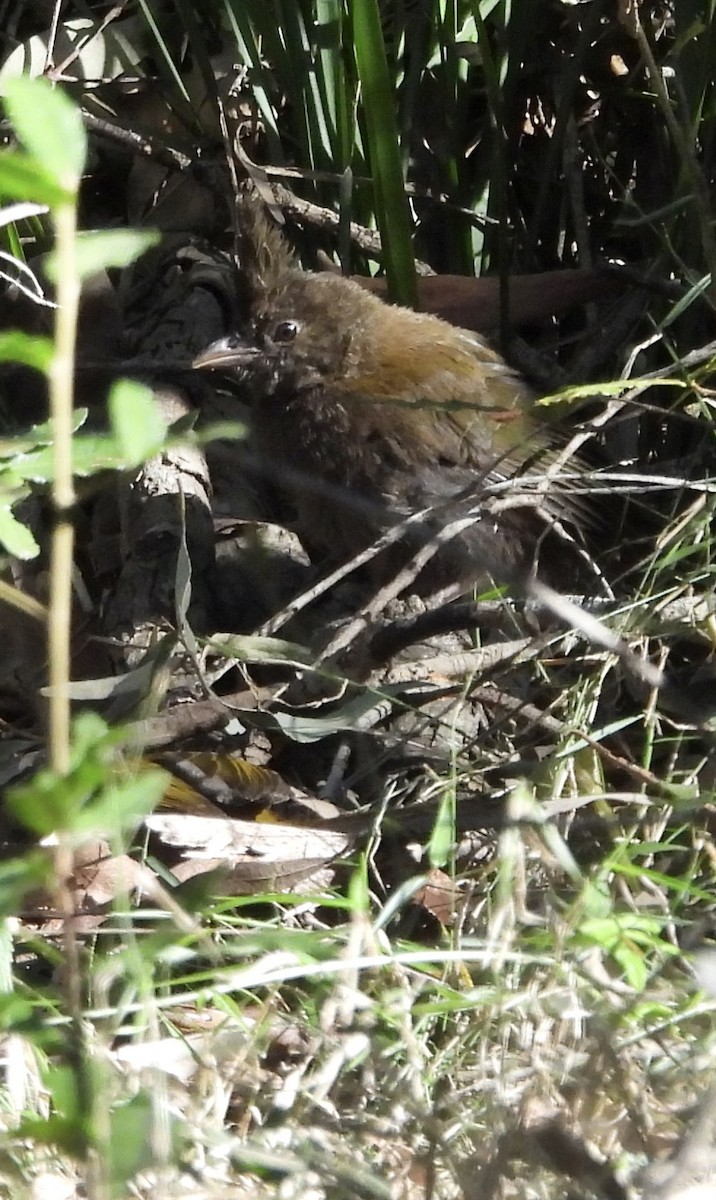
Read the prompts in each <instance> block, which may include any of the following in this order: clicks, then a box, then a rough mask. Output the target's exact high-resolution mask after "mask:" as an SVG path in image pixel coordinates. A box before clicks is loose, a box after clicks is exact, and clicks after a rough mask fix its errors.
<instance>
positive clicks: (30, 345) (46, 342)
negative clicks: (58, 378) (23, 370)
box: [0, 329, 53, 373]
mask: <svg viewBox="0 0 716 1200" xmlns="http://www.w3.org/2000/svg"><path fill="white" fill-rule="evenodd" d="M52 354H53V346H52V342H51V341H50V339H49V338H46V337H39V336H37V335H35V334H31V333H21V332H20V330H19V329H13V330H10V332H8V333H0V362H16V363H22V365H23V366H25V367H34V368H35V369H36V370H37V371H44V372H45V373H47V371H48V370H49V367H50V362H51V361H52Z"/></svg>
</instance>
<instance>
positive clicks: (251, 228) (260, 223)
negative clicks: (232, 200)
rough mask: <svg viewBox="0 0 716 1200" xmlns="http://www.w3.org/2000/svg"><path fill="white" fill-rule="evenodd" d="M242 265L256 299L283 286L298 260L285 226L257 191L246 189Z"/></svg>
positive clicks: (241, 227)
mask: <svg viewBox="0 0 716 1200" xmlns="http://www.w3.org/2000/svg"><path fill="white" fill-rule="evenodd" d="M238 223H239V234H238V258H239V269H240V271H241V273H242V275H244V276H245V279H246V283H247V286H248V290H249V291H250V292H251V293H252V299H258V298H259V297H260V296H261V295H265V294H266V293H267V292H273V291H275V290H277V288H279V287H280V284H281V281H282V280H284V279H285V278H286V276H287V274H288V273H289V272H291V271H292V270H293V269H294V268H295V266H296V261H295V258H294V255H293V251H292V250H291V247H290V246H289V245H288V242H287V241H286V239H285V238H284V236H283V234H282V233H281V230H280V229H279V228H278V226H277V225H276V223H275V222H274V221H273V220H272V219H271V217H270V216H269V215H268V213H267V211H266V207H265V205H264V204H263V202H262V201H261V199H260V198H259V196H258V195H257V193H256V192H254V191H250V192H249V191H247V192H244V194H243V196H242V197H241V199H240V201H239V211H238Z"/></svg>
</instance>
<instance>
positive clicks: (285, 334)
mask: <svg viewBox="0 0 716 1200" xmlns="http://www.w3.org/2000/svg"><path fill="white" fill-rule="evenodd" d="M300 328H301V326H300V325H299V323H298V321H279V323H278V325H276V327H275V328H274V331H273V339H272V340H273V341H274V342H292V341H293V339H294V338H295V337H296V334H297V333H298V331H299V329H300Z"/></svg>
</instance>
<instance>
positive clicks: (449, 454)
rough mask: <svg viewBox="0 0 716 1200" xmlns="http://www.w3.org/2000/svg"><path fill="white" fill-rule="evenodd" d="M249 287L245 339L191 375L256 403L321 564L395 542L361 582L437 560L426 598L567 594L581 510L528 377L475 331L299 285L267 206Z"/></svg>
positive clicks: (257, 226) (314, 281)
mask: <svg viewBox="0 0 716 1200" xmlns="http://www.w3.org/2000/svg"><path fill="white" fill-rule="evenodd" d="M245 211H247V210H246V209H245ZM240 269H241V275H242V279H243V282H244V292H245V302H244V306H243V313H242V316H241V320H240V323H239V326H238V327H237V329H236V330H235V331H234V332H232V333H231V334H229V335H228V336H226V337H223V338H221V339H219V340H218V341H215V342H213V343H212V344H210V345H209V346H207V347H206V349H205V350H203V351H202V352H200V353H199V354H198V355H197V356H196V357H195V358H194V360H193V363H192V366H193V368H194V369H196V370H199V371H212V372H215V373H218V374H219V375H220V376H222V377H223V378H224V379H225V380H226V381H228V382H231V381H232V380H233V382H234V384H240V385H241V388H242V391H243V393H244V394H248V396H249V399H250V410H251V421H250V428H251V437H252V441H253V445H254V447H255V451H256V454H257V456H258V459H259V461H260V462H261V464H262V469H263V470H265V471H268V472H270V474H271V476H272V479H273V481H274V483H276V484H277V485H278V487H279V488H280V489H281V490H282V491H284V492H287V493H288V494H289V496H290V499H291V502H292V506H293V508H294V514H295V515H294V522H293V524H294V529H295V531H296V532H297V533H298V535H299V537H300V538H301V540H302V542H303V543H304V546H305V547H306V549H307V551H308V553H309V555H310V557H311V558H312V559H321V560H322V561H328V562H336V561H343V560H348V559H350V558H351V557H353V556H355V555H357V554H359V553H360V552H361V551H363V550H365V548H366V547H368V546H369V545H371V544H372V543H373V542H375V541H376V539H378V538H380V537H381V535H383V534H385V533H386V532H387V531H389V530H397V531H402V532H403V537H402V538H401V539H399V540H397V542H396V545H394V546H393V547H392V548H390V549H388V550H385V551H384V553H382V554H380V555H378V556H377V557H376V558H375V559H374V560H373V561H372V563H371V564H370V565H369V567H368V568H366V569H369V570H370V571H371V572H372V574H373V576H374V578H375V579H376V581H377V582H378V583H380V582H381V581H384V580H386V579H387V578H389V577H390V576H391V575H394V574H395V573H396V571H397V570H398V569H399V568H400V567H401V566H403V565H404V564H405V562H406V561H407V559H409V558H410V557H411V555H413V554H414V553H415V551H416V550H417V549H419V548H420V547H421V546H424V545H426V544H427V543H434V544H435V546H436V550H435V553H434V555H433V557H432V559H431V560H430V561H429V562H427V563H426V564H425V565H423V567H422V569H421V570H420V573H419V575H418V577H417V579H416V580H415V581H414V590H415V591H418V592H422V593H426V592H432V591H436V590H439V589H440V588H445V587H449V586H451V585H454V586H458V587H462V588H463V589H464V588H466V587H468V586H469V587H474V586H476V585H479V586H482V585H484V584H487V583H488V582H490V581H494V582H495V583H498V584H508V585H509V584H516V585H517V586H518V587H519V586H520V585H521V584H522V583H523V582H524V580H525V579H526V578H528V577H529V576H531V575H534V574H535V573H541V574H543V575H544V577H546V578H548V579H549V578H551V579H552V580H555V579H556V580H557V582H558V583H560V584H564V582H565V580H566V578H567V576H568V561H569V560H571V559H572V558H573V559H574V561H575V563H576V562H577V561H578V560H581V558H582V557H583V552H582V551H581V549H580V538H581V533H580V528H581V526H582V524H583V521H584V515H583V511H582V510H583V506H582V505H581V504H580V501H579V500H578V498H577V497H576V495H575V494H574V490H573V489H570V487H569V486H568V484H565V483H563V482H560V475H563V474H564V472H563V470H562V468H561V466H560V456H559V448H558V446H556V445H555V439H554V435H553V433H552V432H550V430H549V429H548V428H546V427H545V425H544V423H543V422H541V421H540V420H539V419H538V417H537V415H536V410H535V402H536V395H535V393H534V391H533V389H532V388H531V386H530V385H529V383H528V382H527V381H526V379H525V378H524V377H523V376H522V375H521V374H520V373H519V372H518V371H516V370H514V369H513V368H512V367H510V366H509V365H508V363H507V362H506V361H505V360H504V359H503V358H502V357H501V355H500V354H499V353H498V352H497V351H496V350H495V349H493V347H492V346H491V345H490V344H489V343H488V342H487V341H486V340H485V339H483V338H482V337H481V336H480V335H478V334H477V333H475V332H473V331H472V330H466V329H461V328H459V327H457V326H454V325H452V324H449V323H448V322H446V321H444V320H442V319H441V318H439V317H437V316H433V315H430V314H427V313H421V312H415V311H413V310H410V309H406V308H401V307H399V306H394V305H390V304H388V303H387V302H385V301H384V300H382V299H381V298H380V297H379V296H377V295H375V294H373V293H371V292H370V291H367V290H366V289H364V288H363V287H362V286H361V285H360V284H359V283H357V282H356V281H355V280H353V279H349V278H346V277H344V276H341V275H338V274H335V273H332V272H328V271H321V272H311V271H307V270H305V269H303V268H302V267H301V266H300V265H299V263H298V262H297V260H296V258H295V256H294V253H293V251H292V249H291V248H290V246H289V244H288V243H287V241H286V240H285V238H284V236H283V234H282V233H281V231H280V230H279V229H278V228H277V227H276V226H275V225H274V224H273V223H272V222H271V221H270V220H269V218H268V216H266V215H264V213H263V210H259V209H258V208H257V206H256V204H252V205H250V206H248V216H247V218H246V219H245V223H244V227H243V234H242V238H241V244H240ZM411 517H412V518H413V520H412V521H410V520H409V518H411ZM456 522H458V524H455V523H456ZM449 526H451V527H452V532H453V533H454V536H452V537H450V538H449V540H443V541H442V543H441V537H442V538H443V539H445V531H446V529H447V528H448V527H449ZM458 530H459V531H458ZM388 541H390V539H388Z"/></svg>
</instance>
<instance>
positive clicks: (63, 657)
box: [47, 203, 80, 774]
mask: <svg viewBox="0 0 716 1200" xmlns="http://www.w3.org/2000/svg"><path fill="white" fill-rule="evenodd" d="M76 225H77V216H76V209H75V205H74V204H73V203H69V204H62V205H59V206H58V208H57V209H56V211H55V229H56V238H57V240H56V260H57V305H58V307H57V317H56V321H55V353H54V356H53V359H52V366H51V369H50V413H51V416H52V424H53V430H54V443H53V444H54V460H55V461H54V470H53V480H52V507H53V515H54V527H53V531H52V545H51V555H50V604H49V622H48V633H47V652H48V666H49V684H50V704H49V756H50V764H51V766H52V768H53V770H55V771H57V772H58V773H59V774H65V773H66V772H67V770H68V769H69V763H70V701H69V693H68V684H69V678H70V629H71V613H72V560H73V551H74V526H73V523H72V510H73V507H74V504H75V488H74V480H73V475H72V408H73V380H74V359H75V339H76V330H77V313H78V308H79V298H80V280H79V275H78V273H77V267H76V263H75V248H74V247H75V233H76Z"/></svg>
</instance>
